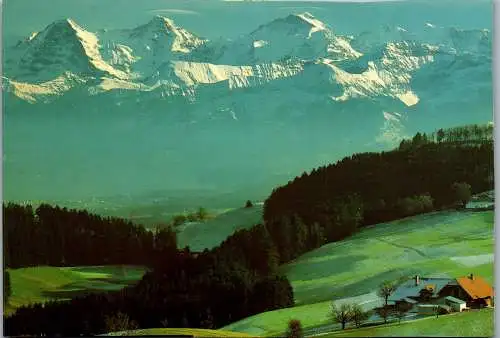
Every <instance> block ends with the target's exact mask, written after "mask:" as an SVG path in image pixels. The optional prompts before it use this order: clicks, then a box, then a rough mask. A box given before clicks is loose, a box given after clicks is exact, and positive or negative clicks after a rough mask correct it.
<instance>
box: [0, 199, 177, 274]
mask: <svg viewBox="0 0 500 338" xmlns="http://www.w3.org/2000/svg"><path fill="white" fill-rule="evenodd" d="M3 234H4V235H3V241H4V242H3V247H4V264H5V266H7V267H10V268H19V267H27V266H37V265H50V266H81V265H118V264H130V265H145V266H148V267H154V265H155V264H156V263H157V258H158V257H160V256H161V255H162V254H163V253H164V252H169V251H172V250H174V251H175V250H177V241H176V233H175V232H174V230H173V229H171V228H168V227H167V228H162V229H157V230H156V231H153V232H152V231H148V230H146V229H145V228H144V227H143V226H141V225H136V224H133V223H132V222H130V221H127V220H124V219H121V218H115V217H101V216H99V215H94V214H91V213H88V212H87V211H85V210H73V209H69V210H68V209H66V208H60V207H58V206H51V205H48V204H41V205H40V206H38V208H36V210H33V207H32V206H31V205H18V204H14V203H7V204H3Z"/></svg>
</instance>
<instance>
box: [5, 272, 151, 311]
mask: <svg viewBox="0 0 500 338" xmlns="http://www.w3.org/2000/svg"><path fill="white" fill-rule="evenodd" d="M8 271H9V274H10V280H11V285H12V296H11V298H10V300H9V305H8V307H7V309H6V311H5V312H6V313H7V314H9V313H12V312H13V311H14V310H15V309H16V308H18V307H21V306H23V305H28V304H31V303H43V302H46V301H49V300H67V299H71V298H73V297H75V296H78V295H82V294H85V293H89V292H96V291H113V290H119V289H121V288H123V287H125V286H127V285H130V284H133V283H136V282H137V281H138V280H140V279H141V278H142V276H143V275H144V273H145V268H143V267H138V266H88V267H52V266H36V267H29V268H21V269H9V270H8Z"/></svg>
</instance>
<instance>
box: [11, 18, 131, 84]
mask: <svg viewBox="0 0 500 338" xmlns="http://www.w3.org/2000/svg"><path fill="white" fill-rule="evenodd" d="M99 47H100V46H99V43H98V38H97V36H96V35H95V34H93V33H90V32H88V31H86V30H85V29H83V28H82V27H80V26H79V25H78V24H77V23H76V22H74V21H73V20H71V19H66V20H59V21H56V22H54V23H52V24H50V25H49V26H47V27H46V28H45V29H44V30H43V31H41V32H40V33H34V34H33V35H31V36H30V37H29V38H27V39H26V40H24V41H22V42H20V43H19V44H18V45H17V46H16V47H15V50H14V55H15V56H17V59H15V60H11V62H10V63H8V64H7V67H6V69H5V71H6V73H7V74H8V76H9V75H10V74H11V75H10V76H11V77H13V78H14V79H15V80H21V81H27V82H33V83H40V82H44V81H50V80H53V79H55V78H57V77H59V76H61V75H63V74H64V73H66V72H70V73H73V74H80V75H83V76H91V77H100V76H103V75H109V76H113V77H116V78H119V79H126V78H128V74H127V73H126V72H123V71H120V70H118V69H115V68H113V67H112V66H111V65H110V64H109V63H107V62H106V61H104V60H103V58H102V55H101V53H100V51H99ZM7 57H8V55H7ZM11 66H13V67H11ZM11 72H12V73H11Z"/></svg>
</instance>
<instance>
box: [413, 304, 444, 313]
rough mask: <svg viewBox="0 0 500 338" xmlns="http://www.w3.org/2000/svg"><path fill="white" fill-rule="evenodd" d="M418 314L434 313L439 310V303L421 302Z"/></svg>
mask: <svg viewBox="0 0 500 338" xmlns="http://www.w3.org/2000/svg"><path fill="white" fill-rule="evenodd" d="M417 308H418V314H420V315H433V314H435V313H436V311H438V309H439V305H436V304H419V305H418V307H417Z"/></svg>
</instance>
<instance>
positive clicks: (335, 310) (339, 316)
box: [331, 303, 353, 330]
mask: <svg viewBox="0 0 500 338" xmlns="http://www.w3.org/2000/svg"><path fill="white" fill-rule="evenodd" d="M331 315H332V318H333V321H334V322H336V323H339V324H341V325H342V330H344V329H345V326H346V324H347V323H349V322H350V321H351V320H352V318H353V311H352V305H351V304H348V303H343V304H341V305H340V306H336V305H335V303H333V304H332V310H331Z"/></svg>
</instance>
